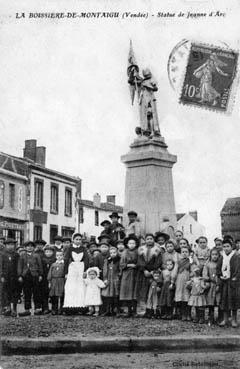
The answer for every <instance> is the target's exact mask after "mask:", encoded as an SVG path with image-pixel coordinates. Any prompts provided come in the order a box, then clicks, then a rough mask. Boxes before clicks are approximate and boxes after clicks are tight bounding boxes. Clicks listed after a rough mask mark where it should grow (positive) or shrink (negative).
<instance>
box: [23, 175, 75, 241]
mask: <svg viewBox="0 0 240 369" xmlns="http://www.w3.org/2000/svg"><path fill="white" fill-rule="evenodd" d="M35 178H39V179H41V180H44V187H43V211H44V212H47V213H48V216H47V224H43V225H42V237H43V239H44V240H45V241H47V242H49V240H50V225H51V224H52V225H57V226H58V234H60V235H61V227H62V226H64V227H74V228H75V225H76V208H75V198H76V186H75V184H73V183H70V182H67V181H65V180H62V179H60V178H58V177H57V176H54V175H52V176H50V175H45V174H44V173H42V172H37V171H36V170H34V171H33V172H32V174H31V197H30V209H34V183H35ZM51 183H57V184H58V214H52V213H50V202H51ZM66 187H68V188H71V189H72V216H71V217H68V216H66V215H65V188H66ZM33 226H34V225H33V222H31V223H30V238H33Z"/></svg>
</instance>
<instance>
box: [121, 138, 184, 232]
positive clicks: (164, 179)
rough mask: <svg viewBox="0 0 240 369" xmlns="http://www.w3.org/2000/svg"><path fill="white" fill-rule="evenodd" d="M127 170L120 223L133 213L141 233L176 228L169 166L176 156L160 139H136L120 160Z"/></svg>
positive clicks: (168, 230) (170, 167) (169, 230)
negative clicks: (139, 222)
mask: <svg viewBox="0 0 240 369" xmlns="http://www.w3.org/2000/svg"><path fill="white" fill-rule="evenodd" d="M121 161H122V162H123V163H124V164H125V165H126V167H127V173H126V184H125V201H124V214H123V222H124V223H125V224H126V221H127V213H128V211H129V210H135V211H136V212H137V213H138V215H139V218H140V221H141V225H142V231H143V234H145V233H146V232H152V233H153V232H156V231H165V232H167V233H168V234H170V236H172V234H173V232H174V229H175V228H176V223H177V221H176V211H175V202H174V193H173V180H172V167H173V164H174V163H176V161H177V156H175V155H171V154H169V152H168V150H167V145H166V144H165V141H164V138H163V137H159V138H152V139H148V138H138V139H136V140H135V141H134V143H133V144H132V145H131V146H130V151H129V152H128V153H127V154H126V155H123V156H122V157H121Z"/></svg>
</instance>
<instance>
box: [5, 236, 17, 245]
mask: <svg viewBox="0 0 240 369" xmlns="http://www.w3.org/2000/svg"><path fill="white" fill-rule="evenodd" d="M4 243H5V245H8V244H10V243H14V244H15V243H17V241H16V240H14V239H13V238H7V239H6V240H5V242H4Z"/></svg>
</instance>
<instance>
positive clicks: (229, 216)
mask: <svg viewBox="0 0 240 369" xmlns="http://www.w3.org/2000/svg"><path fill="white" fill-rule="evenodd" d="M220 216H221V228H222V236H225V235H227V234H228V235H231V236H232V237H233V239H234V240H235V239H240V197H233V198H228V199H227V200H226V202H225V204H224V206H223V208H222V210H221V213H220Z"/></svg>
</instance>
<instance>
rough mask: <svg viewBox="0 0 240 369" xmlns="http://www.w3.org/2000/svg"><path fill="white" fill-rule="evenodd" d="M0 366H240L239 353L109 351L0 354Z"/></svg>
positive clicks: (36, 368) (13, 368) (108, 368)
mask: <svg viewBox="0 0 240 369" xmlns="http://www.w3.org/2000/svg"><path fill="white" fill-rule="evenodd" d="M0 362H1V367H2V369H52V368H58V369H128V368H133V369H170V368H171V369H174V368H175V369H197V368H200V369H202V368H204V369H213V368H214V369H227V368H230V369H239V363H240V353H239V352H233V353H231V352H225V353H213V352H212V353H177V354H176V353H174V354H172V353H171V354H169V353H168V354H159V353H157V352H154V353H148V352H146V353H129V354H128V353H111V354H110V353H109V354H82V355H80V354H74V355H43V356H10V357H6V356H5V357H2V360H1V361H0Z"/></svg>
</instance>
